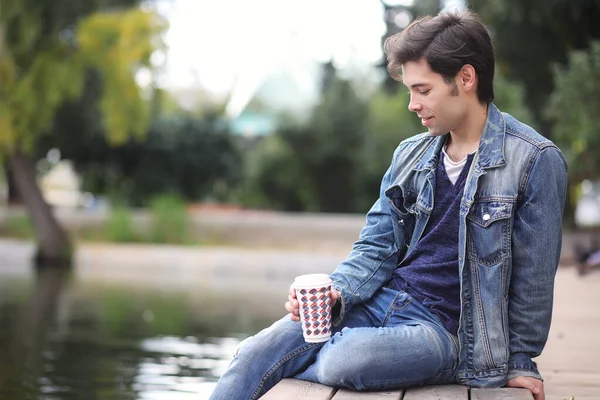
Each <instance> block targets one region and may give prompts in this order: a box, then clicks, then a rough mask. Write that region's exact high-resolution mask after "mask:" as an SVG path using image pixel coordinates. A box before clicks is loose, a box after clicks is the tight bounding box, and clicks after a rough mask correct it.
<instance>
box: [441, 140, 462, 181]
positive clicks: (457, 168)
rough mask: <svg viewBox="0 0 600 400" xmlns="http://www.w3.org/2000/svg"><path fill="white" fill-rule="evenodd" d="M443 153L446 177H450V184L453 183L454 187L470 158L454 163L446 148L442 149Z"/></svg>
mask: <svg viewBox="0 0 600 400" xmlns="http://www.w3.org/2000/svg"><path fill="white" fill-rule="evenodd" d="M442 152H444V168H446V175H448V178H449V179H450V182H452V184H453V185H454V184H455V183H456V181H457V179H458V176H459V175H460V172H461V171H462V169H463V167H464V166H465V164H466V163H467V158H468V156H467V157H465V158H463V159H462V160H460V161H458V162H454V161H452V159H451V158H450V156H449V155H448V153H446V147H445V146H444V148H443V149H442Z"/></svg>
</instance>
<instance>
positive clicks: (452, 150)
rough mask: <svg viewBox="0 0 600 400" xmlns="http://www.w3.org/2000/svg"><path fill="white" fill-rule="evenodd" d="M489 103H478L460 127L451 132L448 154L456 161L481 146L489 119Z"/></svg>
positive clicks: (447, 148)
mask: <svg viewBox="0 0 600 400" xmlns="http://www.w3.org/2000/svg"><path fill="white" fill-rule="evenodd" d="M487 110H488V105H487V104H481V103H477V106H474V107H473V111H471V112H469V113H468V114H467V115H466V117H465V120H464V122H463V124H462V125H461V127H460V128H458V129H455V130H454V131H452V132H450V137H449V138H448V142H447V143H446V154H448V156H449V157H450V159H451V160H452V161H454V162H458V161H461V160H463V159H465V158H466V157H467V155H469V154H471V153H474V152H475V151H477V149H478V148H479V140H480V139H481V135H482V133H483V129H484V128H485V122H486V120H487Z"/></svg>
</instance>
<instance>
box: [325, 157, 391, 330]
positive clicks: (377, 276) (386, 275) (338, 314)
mask: <svg viewBox="0 0 600 400" xmlns="http://www.w3.org/2000/svg"><path fill="white" fill-rule="evenodd" d="M391 175H392V166H390V168H389V169H388V170H387V172H386V173H385V175H384V177H383V180H382V182H381V188H380V192H379V199H378V200H377V201H376V202H375V204H374V205H373V206H372V207H371V209H370V210H369V212H368V213H367V216H366V224H365V226H364V227H363V228H362V230H361V232H360V236H359V239H358V240H357V241H356V242H355V243H354V246H353V247H352V251H351V252H350V254H349V256H348V257H347V258H346V260H345V261H343V262H342V263H341V264H339V265H338V267H337V268H336V270H335V271H334V272H333V274H331V279H332V281H333V286H334V287H335V288H336V289H337V290H338V291H339V292H340V294H341V296H340V300H339V301H338V303H337V304H336V307H335V308H334V310H333V324H334V325H339V323H340V322H341V321H342V320H343V318H344V316H345V315H346V313H347V312H348V310H350V309H351V308H352V306H353V305H354V304H357V303H362V302H364V301H366V300H368V299H369V298H371V296H373V294H374V293H375V292H376V291H377V290H378V289H379V288H380V287H382V286H383V285H385V284H386V283H387V282H388V281H389V279H390V278H391V275H392V272H393V271H394V269H395V268H396V264H397V263H398V247H397V246H396V243H395V239H394V228H393V226H392V224H393V223H394V222H395V221H393V217H392V214H391V211H390V204H389V201H388V198H387V197H386V195H385V190H386V189H387V188H388V187H389V185H390V184H391Z"/></svg>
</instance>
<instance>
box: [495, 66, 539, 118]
mask: <svg viewBox="0 0 600 400" xmlns="http://www.w3.org/2000/svg"><path fill="white" fill-rule="evenodd" d="M494 94H495V99H494V104H495V105H496V106H497V107H498V108H499V109H500V110H501V111H504V112H507V113H509V114H510V115H512V116H513V117H515V118H516V119H518V120H519V121H521V122H523V123H525V124H527V125H530V126H534V125H535V120H534V118H533V115H532V114H531V111H530V109H529V107H527V105H526V104H525V92H524V90H523V85H522V84H520V83H515V82H512V81H510V80H509V79H507V78H506V77H505V76H503V75H502V74H499V73H496V76H495V77H494Z"/></svg>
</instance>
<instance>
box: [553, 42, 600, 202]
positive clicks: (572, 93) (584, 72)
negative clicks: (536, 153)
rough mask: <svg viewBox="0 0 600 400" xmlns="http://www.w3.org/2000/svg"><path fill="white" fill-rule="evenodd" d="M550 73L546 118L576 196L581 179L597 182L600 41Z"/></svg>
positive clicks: (599, 163)
mask: <svg viewBox="0 0 600 400" xmlns="http://www.w3.org/2000/svg"><path fill="white" fill-rule="evenodd" d="M553 70H554V86H555V89H554V91H553V92H552V95H551V96H550V101H549V104H548V107H547V108H546V116H547V117H548V119H549V120H551V121H552V122H553V123H554V136H555V140H556V141H557V143H558V145H559V146H560V148H561V149H562V150H563V152H564V154H565V157H566V158H567V161H568V163H569V185H570V189H571V193H577V191H576V190H575V187H576V186H577V185H579V184H580V183H581V182H582V181H583V180H584V179H590V180H597V179H599V178H600V173H599V171H600V157H599V156H598V148H600V134H599V130H600V115H599V114H598V110H600V99H599V98H598V93H600V41H595V42H592V43H591V46H590V48H589V49H588V50H585V51H583V50H576V51H573V52H571V53H570V54H569V61H568V64H567V65H566V66H563V65H561V64H554V65H553ZM573 200H575V199H573ZM570 206H571V207H573V206H574V205H573V204H570Z"/></svg>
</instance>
